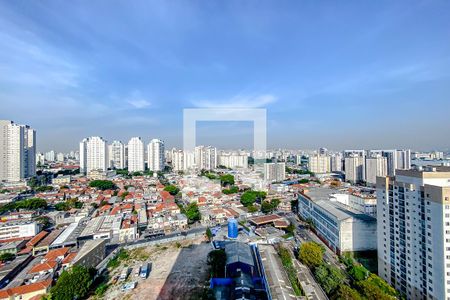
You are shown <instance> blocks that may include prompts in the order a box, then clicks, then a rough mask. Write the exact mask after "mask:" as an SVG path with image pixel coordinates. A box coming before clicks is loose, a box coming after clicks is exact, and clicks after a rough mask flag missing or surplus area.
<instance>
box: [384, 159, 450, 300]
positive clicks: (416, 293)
mask: <svg viewBox="0 0 450 300" xmlns="http://www.w3.org/2000/svg"><path fill="white" fill-rule="evenodd" d="M377 218H378V274H379V275H380V277H381V278H383V279H384V280H386V281H387V282H388V283H389V284H391V285H392V286H394V287H395V288H396V289H397V290H399V291H400V292H401V293H402V294H403V295H404V296H405V298H406V299H450V168H449V167H437V168H427V169H425V170H397V171H396V176H395V177H378V180H377Z"/></svg>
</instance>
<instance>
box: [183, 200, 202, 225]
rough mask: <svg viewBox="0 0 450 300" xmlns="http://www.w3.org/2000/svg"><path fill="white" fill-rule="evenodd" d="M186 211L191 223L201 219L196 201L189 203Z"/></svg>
mask: <svg viewBox="0 0 450 300" xmlns="http://www.w3.org/2000/svg"><path fill="white" fill-rule="evenodd" d="M184 213H185V215H186V217H187V218H188V220H189V223H191V224H192V223H194V222H196V221H199V220H200V217H201V215H200V211H199V210H198V206H197V203H196V202H192V203H190V204H188V205H187V206H186V207H185V209H184Z"/></svg>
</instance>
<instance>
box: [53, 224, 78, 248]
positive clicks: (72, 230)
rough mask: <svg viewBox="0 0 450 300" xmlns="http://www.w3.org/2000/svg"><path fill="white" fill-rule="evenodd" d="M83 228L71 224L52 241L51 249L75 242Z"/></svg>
mask: <svg viewBox="0 0 450 300" xmlns="http://www.w3.org/2000/svg"><path fill="white" fill-rule="evenodd" d="M83 229H84V226H83V225H81V224H79V223H71V224H70V225H69V226H67V227H66V228H65V229H64V231H63V232H62V233H61V234H60V235H59V236H58V237H57V238H56V239H55V240H54V241H53V243H52V244H51V246H52V247H57V246H63V245H65V244H73V243H76V242H77V237H79V236H80V234H81V232H82V231H83Z"/></svg>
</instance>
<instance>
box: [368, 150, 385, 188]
mask: <svg viewBox="0 0 450 300" xmlns="http://www.w3.org/2000/svg"><path fill="white" fill-rule="evenodd" d="M386 175H387V159H386V157H383V156H381V155H376V156H373V157H367V158H366V182H367V183H368V184H370V185H376V184H377V177H379V176H382V177H384V176H386Z"/></svg>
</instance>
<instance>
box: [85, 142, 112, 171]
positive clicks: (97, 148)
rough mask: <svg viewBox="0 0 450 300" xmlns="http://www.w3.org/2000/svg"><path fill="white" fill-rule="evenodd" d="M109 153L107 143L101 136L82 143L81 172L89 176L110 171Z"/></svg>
mask: <svg viewBox="0 0 450 300" xmlns="http://www.w3.org/2000/svg"><path fill="white" fill-rule="evenodd" d="M107 158H108V153H107V147H106V141H105V140H104V139H103V138H101V137H99V136H92V137H89V138H85V139H83V140H82V141H81V142H80V172H81V173H84V174H89V173H90V172H91V171H93V170H96V171H106V170H107V169H108V163H107V162H108V159H107Z"/></svg>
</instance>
